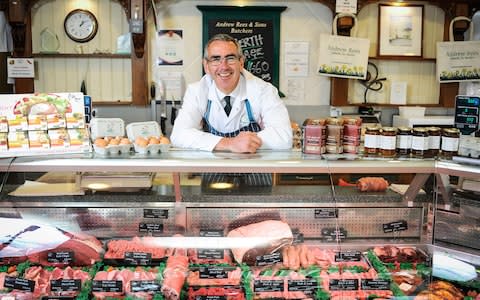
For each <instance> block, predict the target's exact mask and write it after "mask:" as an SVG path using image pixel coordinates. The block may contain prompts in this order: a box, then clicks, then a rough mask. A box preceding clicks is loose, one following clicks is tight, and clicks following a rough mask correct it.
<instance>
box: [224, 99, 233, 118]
mask: <svg viewBox="0 0 480 300" xmlns="http://www.w3.org/2000/svg"><path fill="white" fill-rule="evenodd" d="M223 100H225V107H224V108H223V109H225V113H226V114H227V116H229V115H230V111H231V110H232V105H231V104H230V96H225V98H223Z"/></svg>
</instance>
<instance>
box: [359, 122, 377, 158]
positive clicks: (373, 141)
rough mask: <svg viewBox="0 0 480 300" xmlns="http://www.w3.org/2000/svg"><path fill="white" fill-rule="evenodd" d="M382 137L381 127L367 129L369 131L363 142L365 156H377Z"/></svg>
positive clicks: (366, 132) (366, 131)
mask: <svg viewBox="0 0 480 300" xmlns="http://www.w3.org/2000/svg"><path fill="white" fill-rule="evenodd" d="M380 136H381V132H380V127H378V126H369V127H367V129H366V130H365V137H364V142H363V145H364V146H363V148H364V150H363V151H364V154H365V155H367V156H368V155H377V154H378V153H379V143H380Z"/></svg>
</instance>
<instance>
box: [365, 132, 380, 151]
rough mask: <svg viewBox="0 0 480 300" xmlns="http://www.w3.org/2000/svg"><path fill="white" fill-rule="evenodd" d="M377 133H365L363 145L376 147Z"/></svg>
mask: <svg viewBox="0 0 480 300" xmlns="http://www.w3.org/2000/svg"><path fill="white" fill-rule="evenodd" d="M378 137H379V136H378V135H373V134H366V135H365V142H364V146H365V147H367V148H377V147H378Z"/></svg>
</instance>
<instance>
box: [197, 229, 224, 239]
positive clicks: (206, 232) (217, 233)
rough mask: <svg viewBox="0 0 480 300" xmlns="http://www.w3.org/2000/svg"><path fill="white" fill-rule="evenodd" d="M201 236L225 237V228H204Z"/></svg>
mask: <svg viewBox="0 0 480 300" xmlns="http://www.w3.org/2000/svg"><path fill="white" fill-rule="evenodd" d="M200 236H201V237H223V229H202V230H200Z"/></svg>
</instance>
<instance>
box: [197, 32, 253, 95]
mask: <svg viewBox="0 0 480 300" xmlns="http://www.w3.org/2000/svg"><path fill="white" fill-rule="evenodd" d="M243 63H244V59H243V58H239V57H238V54H237V48H236V47H235V44H234V43H232V42H225V41H214V42H212V43H211V44H210V46H209V47H208V59H207V60H203V68H204V70H205V73H207V74H209V75H210V76H211V77H212V78H213V80H214V81H215V83H216V85H217V87H218V88H219V89H220V91H222V92H223V93H225V94H229V93H231V92H232V91H233V90H234V89H235V87H236V86H237V83H238V81H239V80H240V73H241V71H242V69H243Z"/></svg>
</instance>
